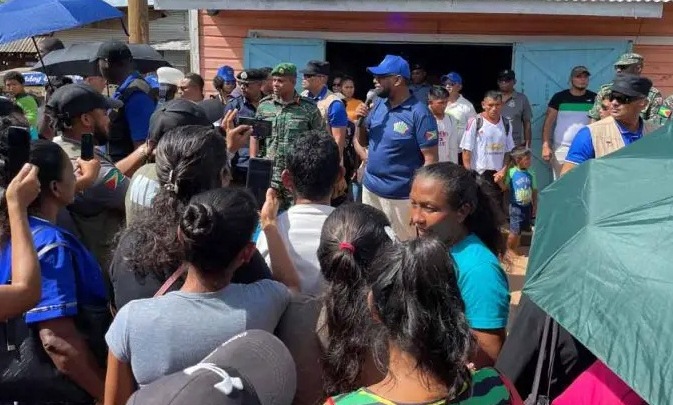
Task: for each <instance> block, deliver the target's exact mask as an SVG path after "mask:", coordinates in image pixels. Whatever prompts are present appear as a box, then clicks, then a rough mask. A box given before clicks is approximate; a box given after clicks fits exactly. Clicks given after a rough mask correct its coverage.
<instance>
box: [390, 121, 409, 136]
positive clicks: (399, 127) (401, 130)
mask: <svg viewBox="0 0 673 405" xmlns="http://www.w3.org/2000/svg"><path fill="white" fill-rule="evenodd" d="M393 131H395V132H397V133H398V134H400V135H405V134H406V133H407V131H409V125H407V123H406V122H404V121H397V122H396V123H394V124H393Z"/></svg>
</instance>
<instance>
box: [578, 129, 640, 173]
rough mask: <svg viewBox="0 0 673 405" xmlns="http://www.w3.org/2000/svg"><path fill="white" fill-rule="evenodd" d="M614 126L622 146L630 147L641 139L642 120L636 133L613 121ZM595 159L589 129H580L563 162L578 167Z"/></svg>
mask: <svg viewBox="0 0 673 405" xmlns="http://www.w3.org/2000/svg"><path fill="white" fill-rule="evenodd" d="M615 124H617V128H618V129H619V132H620V133H621V134H622V139H623V140H624V145H630V144H632V143H633V142H635V141H637V140H638V139H640V138H642V137H643V119H642V118H640V125H639V126H638V130H637V131H636V132H630V131H629V130H628V129H626V128H624V127H623V126H622V125H621V124H620V123H619V122H618V121H615ZM595 157H596V151H595V150H594V143H593V142H592V141H591V131H589V127H582V129H580V130H579V131H578V132H577V135H575V139H573V143H572V144H571V145H570V149H569V150H568V155H567V156H566V158H565V161H566V162H568V163H573V164H576V165H579V164H582V163H584V162H586V161H587V160H589V159H593V158H595Z"/></svg>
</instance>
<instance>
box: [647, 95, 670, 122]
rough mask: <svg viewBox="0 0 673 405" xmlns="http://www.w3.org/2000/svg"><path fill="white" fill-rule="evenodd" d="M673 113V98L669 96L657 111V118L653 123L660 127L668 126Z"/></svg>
mask: <svg viewBox="0 0 673 405" xmlns="http://www.w3.org/2000/svg"><path fill="white" fill-rule="evenodd" d="M672 113H673V96H668V97H666V99H665V100H664V102H663V103H662V105H661V107H659V109H658V110H657V114H656V117H655V118H654V119H651V121H652V122H654V123H655V124H658V125H666V124H667V123H668V121H669V120H670V119H671V115H672Z"/></svg>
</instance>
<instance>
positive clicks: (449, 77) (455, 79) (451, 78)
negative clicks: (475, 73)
mask: <svg viewBox="0 0 673 405" xmlns="http://www.w3.org/2000/svg"><path fill="white" fill-rule="evenodd" d="M441 80H442V83H446V82H451V83H456V84H463V78H462V77H461V76H460V75H459V74H458V73H456V72H451V73H448V74H445V75H444V76H442V77H441Z"/></svg>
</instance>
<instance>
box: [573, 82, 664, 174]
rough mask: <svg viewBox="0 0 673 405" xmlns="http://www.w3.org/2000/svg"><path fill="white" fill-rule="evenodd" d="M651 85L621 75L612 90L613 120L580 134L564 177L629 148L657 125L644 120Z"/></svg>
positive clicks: (582, 130) (576, 139)
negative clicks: (642, 114) (597, 159)
mask: <svg viewBox="0 0 673 405" xmlns="http://www.w3.org/2000/svg"><path fill="white" fill-rule="evenodd" d="M651 89H652V81H651V80H650V79H648V78H646V77H641V76H639V75H634V74H630V73H622V74H618V75H617V76H616V77H615V80H614V81H613V82H612V87H611V88H610V96H609V98H610V103H611V105H610V116H609V117H607V118H604V119H602V120H600V121H598V122H594V123H593V124H589V125H587V126H585V127H583V128H582V129H580V130H579V132H577V135H575V139H573V142H572V144H571V145H570V150H569V151H568V156H566V159H565V163H564V164H563V169H562V170H561V175H563V174H565V173H567V172H568V171H570V170H572V169H573V168H574V167H575V166H577V165H579V164H582V163H584V162H586V161H587V160H589V159H594V158H599V157H602V156H605V155H607V154H609V153H612V152H614V151H616V150H618V149H621V148H623V147H624V146H626V145H629V144H631V143H633V142H635V141H637V140H638V139H640V138H642V137H643V135H644V134H647V133H649V132H651V131H652V130H653V129H655V127H656V126H655V125H652V124H651V123H649V122H647V121H645V120H643V118H642V117H641V112H642V111H643V110H645V109H646V108H647V104H648V94H650V90H651Z"/></svg>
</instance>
